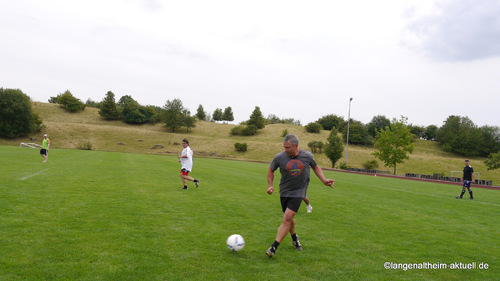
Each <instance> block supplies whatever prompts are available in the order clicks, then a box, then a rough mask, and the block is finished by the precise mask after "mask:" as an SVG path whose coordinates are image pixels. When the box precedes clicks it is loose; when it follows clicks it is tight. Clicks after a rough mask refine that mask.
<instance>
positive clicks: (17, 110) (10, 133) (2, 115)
mask: <svg viewBox="0 0 500 281" xmlns="http://www.w3.org/2000/svg"><path fill="white" fill-rule="evenodd" d="M41 128H42V120H41V119H40V117H39V116H38V115H37V114H35V113H33V111H32V109H31V100H30V98H29V97H28V96H27V95H26V94H24V93H23V92H22V91H21V90H18V89H16V90H15V89H4V88H0V137H7V138H15V137H21V136H24V135H26V134H28V133H30V132H38V131H39V130H41Z"/></svg>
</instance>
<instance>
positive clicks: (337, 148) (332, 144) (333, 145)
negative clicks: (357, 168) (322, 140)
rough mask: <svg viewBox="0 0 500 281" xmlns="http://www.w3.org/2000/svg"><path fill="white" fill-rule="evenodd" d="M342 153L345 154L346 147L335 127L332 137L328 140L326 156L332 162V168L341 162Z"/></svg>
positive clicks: (331, 133)
mask: <svg viewBox="0 0 500 281" xmlns="http://www.w3.org/2000/svg"><path fill="white" fill-rule="evenodd" d="M342 152H344V146H343V144H342V139H341V138H340V136H339V133H338V131H337V129H336V128H335V127H333V128H332V130H331V132H330V135H329V136H328V138H327V139H326V145H325V154H326V157H328V159H330V162H332V168H334V167H335V163H337V161H339V159H340V157H342Z"/></svg>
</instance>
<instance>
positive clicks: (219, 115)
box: [212, 108, 223, 123]
mask: <svg viewBox="0 0 500 281" xmlns="http://www.w3.org/2000/svg"><path fill="white" fill-rule="evenodd" d="M222 115H223V114H222V109H220V108H217V109H215V110H214V114H213V115H212V119H214V121H215V122H216V123H217V121H222Z"/></svg>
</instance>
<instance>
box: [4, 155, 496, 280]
mask: <svg viewBox="0 0 500 281" xmlns="http://www.w3.org/2000/svg"><path fill="white" fill-rule="evenodd" d="M0 155H2V157H1V158H0V167H1V168H0V253H1V254H0V280H498V276H500V269H499V268H500V254H499V253H500V242H499V241H500V240H499V239H498V237H499V235H500V216H499V215H498V214H499V212H500V203H499V202H500V192H499V191H496V190H487V189H480V188H475V189H474V192H475V197H476V200H474V201H470V200H457V199H455V196H457V195H458V193H459V192H460V187H459V186H452V185H445V184H434V183H426V182H417V181H410V180H401V179H392V178H385V177H373V176H365V175H356V174H347V173H338V172H331V171H325V174H326V175H327V177H331V178H335V179H336V187H335V189H334V190H331V189H330V188H328V187H325V186H322V185H321V183H320V182H319V180H318V179H317V178H315V177H314V178H312V180H311V185H310V188H309V191H308V197H309V198H310V200H311V203H312V205H313V207H314V211H313V213H311V214H308V213H306V211H305V207H304V206H302V208H301V210H299V213H298V214H297V216H296V222H297V233H298V234H299V236H300V238H301V242H302V244H303V247H304V251H303V252H297V251H295V250H294V249H293V247H292V246H291V239H290V237H287V238H285V240H284V241H283V244H282V245H281V246H280V248H279V249H278V252H277V254H276V256H275V257H274V258H273V259H269V258H268V257H267V256H266V255H265V253H264V252H265V250H266V249H267V248H268V247H269V245H270V244H271V243H272V241H273V240H274V237H275V234H276V230H277V228H278V225H279V224H280V223H281V219H282V213H281V210H280V206H279V197H278V195H277V194H274V195H271V196H270V195H267V194H266V189H267V183H266V171H267V164H261V163H248V162H240V161H229V160H216V159H206V158H205V159H200V158H195V160H194V161H195V164H194V171H193V173H192V175H193V176H194V177H196V178H200V179H201V185H200V188H198V189H196V188H194V185H193V184H191V185H190V188H189V189H188V190H181V187H182V184H181V180H180V178H179V169H180V166H179V163H178V162H177V158H176V157H173V156H161V155H147V154H130V153H118V152H100V151H77V150H66V149H52V150H50V156H49V162H48V163H41V162H42V158H41V157H40V156H39V155H38V151H36V150H34V149H21V148H17V147H13V146H0ZM269 160H270V159H269ZM277 180H278V179H276V181H277ZM233 233H239V234H241V235H242V236H243V237H244V238H245V240H246V246H245V248H244V249H243V250H242V251H241V252H237V253H233V252H230V251H229V250H228V249H227V248H226V246H225V240H226V238H227V237H228V236H229V235H231V234H233ZM385 262H394V263H424V262H429V263H447V264H449V263H454V262H458V263H460V262H461V263H472V262H476V263H477V264H479V263H481V262H484V263H488V264H489V266H490V268H489V269H488V270H479V269H475V270H473V269H471V270H465V269H427V270H423V269H420V270H419V269H413V270H407V271H404V270H390V269H389V270H388V269H384V263H385Z"/></svg>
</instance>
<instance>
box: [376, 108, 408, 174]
mask: <svg viewBox="0 0 500 281" xmlns="http://www.w3.org/2000/svg"><path fill="white" fill-rule="evenodd" d="M407 120H408V118H407V117H403V116H401V119H400V120H396V118H394V119H393V120H392V122H391V125H390V126H388V127H386V128H385V129H384V130H381V131H378V132H377V136H376V138H375V147H376V148H378V151H375V152H374V153H373V155H375V157H377V158H378V159H380V160H381V161H382V162H384V164H385V166H386V167H394V174H396V166H397V164H399V163H403V162H404V160H406V159H410V156H408V153H410V154H411V153H413V148H414V144H413V135H412V134H411V133H410V129H409V128H408V126H407V125H406V122H407Z"/></svg>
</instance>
